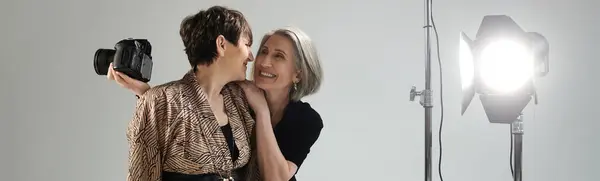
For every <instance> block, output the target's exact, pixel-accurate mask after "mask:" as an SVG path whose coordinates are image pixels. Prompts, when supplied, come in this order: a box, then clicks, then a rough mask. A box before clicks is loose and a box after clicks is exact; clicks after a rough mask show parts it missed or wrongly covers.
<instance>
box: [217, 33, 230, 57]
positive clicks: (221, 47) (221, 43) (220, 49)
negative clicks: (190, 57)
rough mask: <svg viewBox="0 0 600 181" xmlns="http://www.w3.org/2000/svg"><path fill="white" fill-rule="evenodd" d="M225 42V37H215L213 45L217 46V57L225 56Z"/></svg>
mask: <svg viewBox="0 0 600 181" xmlns="http://www.w3.org/2000/svg"><path fill="white" fill-rule="evenodd" d="M226 41H227V40H226V39H225V37H224V36H223V35H219V36H217V39H216V40H215V43H216V45H217V55H218V56H219V57H222V56H225V42H226Z"/></svg>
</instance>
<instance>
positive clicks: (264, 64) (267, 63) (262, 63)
mask: <svg viewBox="0 0 600 181" xmlns="http://www.w3.org/2000/svg"><path fill="white" fill-rule="evenodd" d="M260 66H262V67H271V58H269V57H268V56H267V57H265V58H264V59H263V60H262V61H260Z"/></svg>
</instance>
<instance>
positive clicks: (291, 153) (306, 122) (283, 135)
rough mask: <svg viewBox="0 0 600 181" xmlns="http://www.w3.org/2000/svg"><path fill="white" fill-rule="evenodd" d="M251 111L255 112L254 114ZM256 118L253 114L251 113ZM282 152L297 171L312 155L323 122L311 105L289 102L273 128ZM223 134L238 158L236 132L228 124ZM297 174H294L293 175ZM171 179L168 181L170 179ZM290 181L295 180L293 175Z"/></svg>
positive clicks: (177, 175) (182, 177)
mask: <svg viewBox="0 0 600 181" xmlns="http://www.w3.org/2000/svg"><path fill="white" fill-rule="evenodd" d="M251 112H252V111H251ZM252 115H253V117H255V116H254V113H253V112H252ZM273 129H274V130H273V131H274V132H275V138H276V139H277V144H278V145H279V150H281V153H282V154H283V156H284V157H285V159H286V160H288V161H290V162H292V163H294V164H296V166H298V170H300V166H301V165H302V163H303V162H304V160H305V159H306V156H307V155H308V153H309V152H310V148H311V147H312V146H313V144H314V143H315V142H316V141H317V139H318V138H319V135H320V134H321V130H322V129H323V120H322V119H321V116H320V115H319V113H317V111H315V110H314V109H313V108H312V107H311V106H310V104H308V103H306V102H302V101H290V103H289V104H288V105H287V106H286V108H285V110H284V113H283V117H282V118H281V121H279V123H277V125H275V128H273ZM221 131H223V134H224V136H225V138H226V139H227V144H228V146H229V150H230V151H231V152H232V153H231V155H232V159H233V161H235V160H236V159H237V158H238V154H239V151H238V149H237V146H236V145H235V142H234V141H233V133H232V131H231V126H230V125H229V124H227V125H225V126H222V127H221ZM294 175H295V174H294ZM167 178H168V179H167ZM163 179H164V180H178V181H179V180H181V181H183V180H193V179H196V180H214V179H217V176H216V175H214V174H203V175H185V174H180V173H169V172H165V173H163ZM290 181H296V176H293V177H292V178H291V179H290Z"/></svg>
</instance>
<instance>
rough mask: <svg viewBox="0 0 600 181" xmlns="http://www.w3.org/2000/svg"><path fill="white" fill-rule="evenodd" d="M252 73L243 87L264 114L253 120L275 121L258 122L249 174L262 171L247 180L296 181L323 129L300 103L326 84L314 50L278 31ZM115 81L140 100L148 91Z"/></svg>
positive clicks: (293, 32) (298, 34) (290, 31)
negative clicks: (253, 155)
mask: <svg viewBox="0 0 600 181" xmlns="http://www.w3.org/2000/svg"><path fill="white" fill-rule="evenodd" d="M252 72H253V73H252V81H245V82H240V85H241V86H242V88H243V89H244V92H245V93H246V97H247V99H248V103H249V104H250V106H251V108H252V109H253V111H254V112H255V113H256V112H259V111H260V112H261V113H262V114H255V115H271V116H270V117H269V118H256V135H255V139H256V143H255V145H254V146H255V149H253V152H254V154H256V155H255V157H253V158H252V159H253V160H252V161H253V163H254V164H252V163H251V164H250V168H249V169H258V170H259V171H260V172H255V173H260V176H259V175H253V176H251V177H254V178H250V179H249V180H258V179H259V177H260V178H262V179H260V180H265V181H271V180H291V181H295V180H296V178H295V175H296V173H297V171H298V169H299V168H300V166H301V165H302V163H303V162H304V160H305V159H306V157H307V155H308V153H309V152H310V148H311V147H312V146H313V144H314V143H315V142H316V141H317V139H318V138H319V135H320V133H321V130H322V129H323V121H322V119H321V116H320V115H319V113H318V112H317V111H315V110H314V109H313V108H312V107H311V106H310V104H309V103H306V102H303V101H301V99H302V98H304V97H305V96H308V95H311V94H314V93H316V92H317V91H318V90H319V88H320V86H321V82H322V80H323V70H322V68H321V63H320V59H319V56H318V54H317V51H316V48H315V46H314V45H313V43H312V40H311V39H310V37H308V36H307V35H306V34H305V33H304V32H303V31H302V30H300V29H298V28H295V27H284V28H279V29H275V30H273V31H271V32H269V33H267V34H266V35H265V36H264V37H263V38H262V40H261V43H260V47H259V50H258V52H257V53H256V58H255V62H254V68H253V71H252ZM112 76H114V77H115V80H116V81H117V83H118V84H120V85H122V86H123V87H126V88H128V89H130V90H132V91H133V92H135V93H136V94H137V95H141V94H143V93H144V92H145V91H146V90H148V88H149V87H150V86H148V85H147V84H145V83H142V82H140V81H137V80H135V79H132V78H129V77H123V76H122V75H116V74H113V75H112ZM256 165H257V167H253V166H256Z"/></svg>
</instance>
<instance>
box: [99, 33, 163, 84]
mask: <svg viewBox="0 0 600 181" xmlns="http://www.w3.org/2000/svg"><path fill="white" fill-rule="evenodd" d="M151 52H152V46H151V45H150V42H148V40H145V39H131V38H129V39H124V40H121V41H119V42H117V44H116V45H115V48H114V49H98V50H97V51H96V54H95V55H94V69H95V71H96V74H98V75H106V76H107V78H108V79H110V80H115V81H116V82H117V83H118V84H119V85H121V86H122V87H124V88H127V89H129V90H131V91H133V92H134V93H135V94H136V95H138V96H140V95H142V94H144V92H146V91H147V90H148V89H150V85H148V84H147V82H149V81H150V77H151V75H152V65H153V63H152V55H151Z"/></svg>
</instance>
